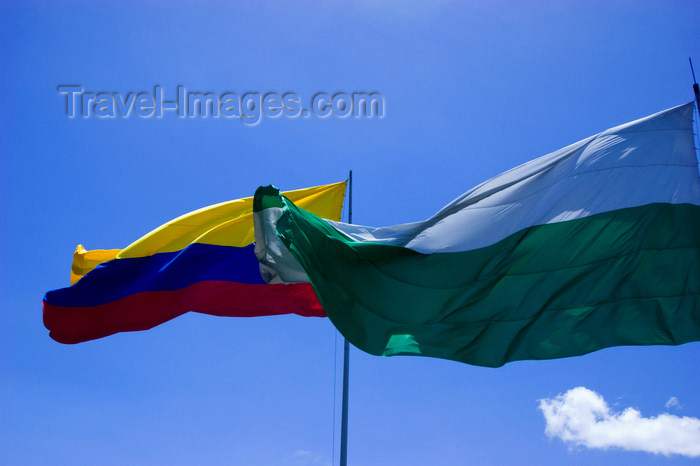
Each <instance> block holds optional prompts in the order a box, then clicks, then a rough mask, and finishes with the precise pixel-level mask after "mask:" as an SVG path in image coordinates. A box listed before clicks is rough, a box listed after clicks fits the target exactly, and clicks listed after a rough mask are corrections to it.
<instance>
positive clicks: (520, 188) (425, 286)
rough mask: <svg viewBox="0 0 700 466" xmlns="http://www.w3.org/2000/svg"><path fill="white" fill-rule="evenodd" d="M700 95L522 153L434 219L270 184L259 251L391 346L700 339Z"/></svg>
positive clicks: (551, 348) (431, 350)
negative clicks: (379, 213)
mask: <svg viewBox="0 0 700 466" xmlns="http://www.w3.org/2000/svg"><path fill="white" fill-rule="evenodd" d="M692 105H693V104H692V103H690V104H686V105H681V106H678V107H675V108H672V109H669V110H666V111H663V112H659V113H657V114H654V115H651V116H649V117H646V118H643V119H640V120H637V121H633V122H631V123H627V124H624V125H621V126H618V127H615V128H611V129H609V130H607V131H604V132H602V133H600V134H597V135H594V136H592V137H589V138H587V139H584V140H582V141H579V142H577V143H575V144H572V145H570V146H568V147H565V148H563V149H560V150H558V151H555V152H553V153H551V154H548V155H545V156H543V157H540V158H538V159H535V160H533V161H531V162H528V163H526V164H524V165H521V166H519V167H517V168H514V169H512V170H510V171H508V172H505V173H503V174H501V175H499V176H496V177H495V178H493V179H491V180H489V181H486V182H485V183H483V184H481V185H479V186H477V187H475V188H473V189H471V190H470V191H468V192H467V193H465V194H464V195H462V196H460V197H459V198H458V199H456V200H455V201H453V202H452V203H450V204H449V205H447V206H446V207H445V208H443V209H442V210H441V211H440V212H438V213H437V214H436V215H434V216H433V217H431V218H430V219H428V220H426V221H423V222H416V223H412V224H404V225H397V226H393V227H382V228H374V227H368V226H360V225H348V224H344V223H339V222H333V221H330V222H328V221H325V220H322V219H320V218H319V217H317V216H315V215H313V214H311V213H309V212H307V211H305V210H303V209H302V208H299V206H296V205H295V204H294V202H293V201H292V200H290V199H289V198H286V197H284V196H282V195H280V194H279V192H278V191H277V190H275V189H273V188H271V187H265V188H260V189H259V190H258V192H257V193H256V197H255V207H256V208H255V210H256V212H255V214H254V215H255V216H256V232H255V233H256V241H257V244H258V247H257V250H256V255H257V257H258V260H259V261H260V262H261V263H262V264H263V268H264V269H265V270H266V272H265V275H266V280H268V281H271V282H279V283H289V282H302V281H306V280H308V281H310V282H311V284H312V285H313V287H314V289H315V291H316V294H317V296H318V298H319V300H320V302H321V304H322V306H323V308H324V310H325V312H326V314H327V315H328V317H329V318H330V319H331V321H332V322H333V324H334V325H335V326H336V327H337V328H338V330H339V331H340V332H341V333H342V334H343V335H344V336H345V337H346V338H347V339H348V340H349V341H350V342H351V343H352V344H353V345H355V346H356V347H358V348H360V349H362V350H364V351H366V352H369V353H371V354H376V355H387V356H391V355H400V354H403V355H423V356H431V357H439V358H445V359H451V360H456V361H461V362H465V363H469V364H474V365H481V366H489V367H498V366H501V365H503V364H505V363H507V362H509V361H516V360H526V359H550V358H560V357H568V356H576V355H582V354H586V353H589V352H592V351H596V350H599V349H602V348H606V347H610V346H619V345H655V344H667V345H676V344H681V343H686V342H690V341H698V340H700V180H699V178H698V164H697V159H696V155H695V148H694V144H693V133H692V112H693V106H692ZM290 258H292V259H294V261H290Z"/></svg>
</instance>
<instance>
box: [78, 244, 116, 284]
mask: <svg viewBox="0 0 700 466" xmlns="http://www.w3.org/2000/svg"><path fill="white" fill-rule="evenodd" d="M120 251H121V249H93V250H92V251H87V250H85V248H84V247H83V245H82V244H79V245H78V247H76V248H75V252H74V253H73V265H72V267H71V269H70V284H71V285H73V284H75V283H76V282H77V281H78V280H80V279H81V278H83V275H85V274H86V273H88V272H89V271H91V270H92V269H94V268H95V267H97V266H98V265H100V264H101V263H103V262H107V261H111V260H112V259H114V258H115V257H117V254H119V252H120Z"/></svg>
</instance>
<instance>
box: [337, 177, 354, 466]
mask: <svg viewBox="0 0 700 466" xmlns="http://www.w3.org/2000/svg"><path fill="white" fill-rule="evenodd" d="M348 223H352V170H350V175H349V176H348ZM349 382H350V345H349V344H348V340H347V339H345V338H343V402H342V403H343V404H342V415H341V421H340V466H347V464H348V384H349Z"/></svg>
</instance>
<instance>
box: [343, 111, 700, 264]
mask: <svg viewBox="0 0 700 466" xmlns="http://www.w3.org/2000/svg"><path fill="white" fill-rule="evenodd" d="M692 112H693V103H689V104H686V105H681V106H678V107H675V108H672V109H669V110H665V111H663V112H659V113H657V114H655V115H651V116H649V117H646V118H643V119H640V120H637V121H633V122H631V123H627V124H625V125H622V126H618V127H615V128H611V129H609V130H607V131H604V132H602V133H600V134H598V135H595V136H592V137H590V138H588V139H584V140H583V141H580V142H577V143H575V144H572V145H570V146H568V147H565V148H563V149H560V150H558V151H556V152H552V153H551V154H548V155H545V156H543V157H540V158H538V159H535V160H533V161H531V162H528V163H526V164H524V165H521V166H519V167H516V168H514V169H512V170H509V171H507V172H505V173H503V174H501V175H499V176H497V177H495V178H492V179H491V180H489V181H487V182H485V183H482V184H481V185H479V186H477V187H476V188H473V189H472V190H470V191H468V192H466V193H465V194H463V195H462V196H460V197H459V198H457V199H456V200H454V201H453V202H452V203H450V204H449V205H447V206H446V207H445V208H443V209H442V210H441V211H440V212H438V213H437V214H436V215H434V216H433V217H432V218H430V219H428V220H426V221H424V222H416V223H411V224H404V225H396V226H393V227H383V228H372V227H365V226H359V225H347V224H344V223H340V222H330V223H331V224H332V225H334V226H335V227H336V228H338V229H339V230H340V231H342V232H343V233H345V234H346V235H348V236H349V237H351V238H353V239H356V240H361V241H375V242H381V243H387V244H394V245H398V246H405V247H408V248H411V249H414V250H416V251H419V252H422V253H434V252H458V251H467V250H471V249H476V248H480V247H484V246H488V245H491V244H494V243H496V242H498V241H500V240H502V239H505V238H506V237H508V236H510V235H512V234H513V233H516V232H518V231H520V230H522V229H524V228H528V227H531V226H535V225H544V224H547V223H555V222H561V221H565V220H573V219H577V218H583V217H587V216H590V215H594V214H598V213H602V212H609V211H612V210H617V209H622V208H628V207H638V206H642V205H647V204H651V203H657V202H664V203H671V204H682V203H689V204H695V205H700V179H699V177H698V165H697V160H696V157H695V148H694V145H693V133H692Z"/></svg>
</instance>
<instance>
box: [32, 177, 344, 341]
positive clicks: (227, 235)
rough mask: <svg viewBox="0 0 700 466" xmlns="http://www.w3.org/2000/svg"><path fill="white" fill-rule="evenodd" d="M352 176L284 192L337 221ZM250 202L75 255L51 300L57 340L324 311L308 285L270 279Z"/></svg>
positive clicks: (48, 313)
mask: <svg viewBox="0 0 700 466" xmlns="http://www.w3.org/2000/svg"><path fill="white" fill-rule="evenodd" d="M345 187H346V182H345V181H343V182H341V183H335V184H330V185H324V186H317V187H313V188H306V189H300V190H297V191H289V192H286V193H284V194H285V196H287V198H289V199H291V200H292V201H293V202H294V203H295V204H297V205H299V206H301V207H303V208H304V209H306V210H309V211H311V212H313V213H314V214H316V215H318V216H320V217H323V218H327V219H331V220H339V219H340V214H341V210H342V206H343V199H344V195H345ZM253 241H254V227H253V198H252V197H247V198H244V199H237V200H233V201H229V202H224V203H221V204H216V205H213V206H209V207H205V208H203V209H199V210H196V211H194V212H191V213H188V214H185V215H183V216H181V217H178V218H176V219H175V220H172V221H170V222H168V223H166V224H165V225H162V226H160V227H159V228H156V229H155V230H153V231H152V232H150V233H148V234H147V235H145V236H143V237H142V238H140V239H138V240H137V241H135V242H134V243H132V244H131V245H129V246H128V247H127V248H125V249H121V250H120V249H110V250H92V251H86V250H85V249H84V248H83V247H82V246H81V245H79V246H78V247H77V249H76V251H75V253H74V255H73V266H72V268H71V284H72V286H70V287H68V288H61V289H58V290H53V291H49V292H48V293H46V295H45V296H44V300H43V306H44V325H45V326H46V328H47V329H49V331H50V334H49V335H50V336H51V338H53V339H54V340H56V341H58V342H60V343H79V342H83V341H87V340H93V339H96V338H102V337H105V336H107V335H112V334H114V333H117V332H126V331H134V330H147V329H149V328H152V327H155V326H156V325H159V324H162V323H163V322H166V321H168V320H170V319H172V318H174V317H177V316H179V315H181V314H184V313H186V312H188V311H194V312H200V313H203V314H211V315H217V316H229V317H253V316H265V315H278V314H298V315H301V316H319V317H324V316H325V313H324V312H323V309H322V308H321V305H320V304H319V302H318V300H317V299H316V295H315V293H314V291H313V289H312V288H311V285H310V284H308V283H294V284H282V283H278V284H268V283H266V282H265V280H263V277H262V276H261V274H260V264H259V262H258V260H257V258H256V256H255V244H254V243H253Z"/></svg>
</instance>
